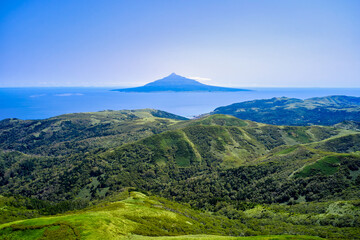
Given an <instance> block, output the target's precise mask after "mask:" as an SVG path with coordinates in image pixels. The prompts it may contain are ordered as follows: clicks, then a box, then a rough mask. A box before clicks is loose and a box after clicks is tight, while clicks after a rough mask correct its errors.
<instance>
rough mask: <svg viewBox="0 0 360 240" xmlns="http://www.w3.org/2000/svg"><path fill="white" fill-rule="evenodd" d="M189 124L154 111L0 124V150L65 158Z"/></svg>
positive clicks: (168, 114)
mask: <svg viewBox="0 0 360 240" xmlns="http://www.w3.org/2000/svg"><path fill="white" fill-rule="evenodd" d="M180 120H186V118H184V117H180V116H177V115H174V114H171V113H167V112H164V111H159V110H153V109H142V110H122V111H102V112H94V113H73V114H65V115H61V116H58V117H53V118H48V119H44V120H19V119H5V120H2V121H0V148H1V149H4V150H17V151H21V152H23V153H29V154H41V155H62V154H68V153H69V152H74V153H78V152H86V151H89V150H91V149H94V148H110V147H116V146H121V145H122V144H124V143H127V142H131V141H135V140H138V139H140V138H142V137H146V136H150V135H152V134H156V133H160V132H163V131H166V130H168V127H169V126H171V125H172V124H174V123H176V122H178V121H180Z"/></svg>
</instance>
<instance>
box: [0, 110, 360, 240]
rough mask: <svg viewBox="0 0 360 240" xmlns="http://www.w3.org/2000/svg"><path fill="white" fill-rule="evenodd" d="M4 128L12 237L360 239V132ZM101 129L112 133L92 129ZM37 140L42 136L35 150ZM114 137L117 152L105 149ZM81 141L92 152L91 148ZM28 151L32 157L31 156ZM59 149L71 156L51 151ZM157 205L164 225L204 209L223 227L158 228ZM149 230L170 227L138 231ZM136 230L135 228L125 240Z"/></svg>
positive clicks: (55, 125) (233, 126)
mask: <svg viewBox="0 0 360 240" xmlns="http://www.w3.org/2000/svg"><path fill="white" fill-rule="evenodd" d="M89 116H90V118H89ZM29 123H30V124H29ZM1 124H2V128H1V129H2V130H1V131H2V134H3V136H9V132H11V133H12V136H13V137H12V138H7V137H3V139H5V140H4V141H3V142H2V145H0V146H1V147H2V151H1V153H0V166H1V168H0V194H2V195H3V197H2V198H1V199H2V200H1V199H0V200H1V201H0V203H1V202H2V204H3V207H1V206H0V209H2V210H1V212H0V217H1V218H0V219H2V221H1V222H2V223H3V225H1V226H0V228H2V230H0V234H2V235H3V236H4V239H6V238H8V237H11V236H12V237H13V238H14V239H21V236H25V235H24V234H29V236H34V237H33V238H29V239H37V238H40V237H41V236H43V237H44V238H45V239H46V237H48V236H50V237H51V236H53V235H52V234H55V235H54V236H56V235H57V234H60V235H59V236H62V235H61V234H70V235H69V238H74V239H78V238H85V239H86V238H87V237H89V238H90V239H91V236H97V235H96V234H110V235H111V234H113V235H111V236H112V237H110V238H113V239H116V238H117V237H119V236H128V235H129V234H134V235H141V236H142V235H143V236H173V235H174V236H176V235H190V236H189V239H192V238H203V239H207V238H208V237H209V236H207V235H206V236H202V234H208V235H228V236H246V235H250V236H255V235H266V234H267V235H269V234H270V235H274V234H275V235H276V234H281V235H286V234H296V235H311V236H321V237H326V238H338V237H339V236H347V238H356V236H360V234H359V232H358V228H357V226H358V225H359V223H360V217H359V216H360V215H359V211H358V207H359V206H360V205H359V203H358V200H359V199H360V154H359V151H360V145H359V144H358V143H359V136H360V133H359V131H358V130H357V128H356V127H354V124H350V125H349V124H347V123H344V124H341V125H336V126H275V125H268V124H264V123H257V122H253V121H249V120H241V119H238V118H236V117H233V116H228V115H210V116H207V117H205V118H202V119H195V120H183V119H182V118H180V117H177V116H174V115H171V114H167V113H165V112H158V111H155V110H139V111H120V112H99V113H87V114H70V115H63V116H59V117H56V118H51V119H47V120H41V121H33V122H32V121H21V120H4V121H2V122H1ZM24 124H29V126H28V127H26V125H24ZM43 124H44V126H42V125H43ZM37 126H38V128H37ZM59 126H60V127H59ZM64 126H67V127H64ZM96 126H99V129H104V131H101V132H97V131H94V127H95V129H96ZM347 126H351V127H347ZM125 130H126V131H125ZM41 132H44V133H43V134H41ZM29 133H30V134H36V133H40V134H39V135H38V136H37V140H36V141H34V140H33V139H31V138H27V134H29ZM99 133H101V134H99ZM4 134H5V135H4ZM6 134H8V135H6ZM96 135H98V136H97V137H95V136H96ZM125 135H126V136H127V138H124V137H123V136H125ZM53 136H56V137H53ZM104 138H109V139H112V140H111V142H112V143H111V144H109V145H107V144H105V143H106V141H105V140H104ZM116 139H118V141H115V140H116ZM83 141H85V142H91V141H94V142H93V143H92V144H89V145H88V146H87V148H85V149H82V148H79V143H82V142H83ZM113 141H115V142H113ZM25 142H26V143H27V145H28V146H29V148H28V149H25V151H21V150H22V149H21V148H20V147H21V146H22V145H25V144H22V143H25ZM36 142H40V143H41V144H40V145H39V146H42V148H41V147H38V145H36ZM65 143H67V144H65ZM61 144H64V145H63V149H62V150H61V151H49V149H57V146H59V145H61ZM44 145H45V146H48V147H44ZM34 153H36V154H34ZM129 189H132V190H138V191H142V192H146V193H147V194H148V197H146V196H145V195H142V194H140V193H129V192H128V191H129ZM119 194H120V195H121V196H123V197H122V198H121V199H120V200H119V199H118V198H117V197H116V196H119ZM124 194H125V195H124ZM129 194H130V198H129ZM132 194H135V195H132ZM134 196H135V197H134ZM136 196H137V197H136ZM139 196H141V197H139ZM156 196H161V197H164V199H163V198H158V197H156ZM114 199H117V200H116V201H115V200H114ZM139 199H140V200H139ZM149 199H150V200H149ZM151 199H152V200H151ZM159 199H163V200H161V202H163V203H166V204H170V205H171V204H175V205H176V206H177V207H176V209H177V210H176V211H173V210H174V209H173V208H171V207H168V205H161V204H159V203H158V202H157V203H153V205H151V204H150V205H149V201H150V202H152V201H155V202H156V201H160V200H159ZM165 199H168V200H172V201H175V202H176V203H175V202H168V200H165ZM114 201H115V202H117V203H116V204H118V205H116V204H115V203H114V204H115V205H113V202H114ZM119 201H121V202H119ZM144 202H145V203H144ZM19 203H22V204H20V205H19ZM104 204H105V205H104ZM123 204H125V205H123ZM128 204H132V205H131V207H130V208H131V209H133V211H135V212H138V210H137V209H142V208H143V207H144V205H143V204H145V207H146V209H147V210H145V209H143V210H144V212H142V213H143V214H145V215H142V216H141V217H139V218H136V219H135V218H132V217H131V216H133V215H131V214H130V215H129V214H128V215H126V214H125V213H124V211H125V210H124V209H123V207H122V206H128ZM139 204H140V205H139ZM177 204H180V205H177ZM184 204H185V205H184ZM157 205H160V206H163V207H161V208H162V211H165V212H163V213H162V214H160V215H161V216H163V215H164V216H165V215H166V216H168V215H169V214H170V215H171V214H179V212H177V211H180V210H178V209H188V210H187V211H194V214H195V213H196V214H200V215H201V214H202V213H204V211H205V212H206V214H205V213H204V214H205V215H206V218H207V219H208V220H209V221H210V222H214V221H215V222H216V221H220V222H217V223H216V224H214V225H207V224H205V223H203V222H201V221H200V222H201V223H200V224H201V225H197V224H199V222H196V221H198V220H196V219H195V222H192V221H189V222H190V223H191V224H187V223H186V221H188V220H186V218H188V216H185V217H186V218H184V214H180V215H181V216H178V217H176V219H177V220H176V221H175V220H174V221H175V222H174V221H173V220H169V219H167V220H163V219H162V218H161V217H160V219H154V218H153V217H154V215H152V214H153V213H151V212H154V211H155V212H156V211H157V210H159V209H157V210H156V208H158V206H157ZM110 206H116V207H114V208H112V207H110ZM119 206H120V207H119ZM107 207H109V209H108V208H107ZM118 207H119V208H118ZM153 208H155V210H154V209H153ZM99 209H104V210H103V211H102V210H101V211H100V210H99ZM171 209H172V210H171ZM195 209H197V210H195ZM160 210H161V209H160ZM126 211H127V210H126ZM126 211H125V212H126ZM139 211H140V210H139ZM141 211H142V210H141ZM141 211H140V212H141ZM198 211H199V212H198ZM100 212H101V214H100ZM180 212H181V211H180ZM201 212H202V213H201ZM17 213H19V214H17ZM54 214H60V215H56V216H53V215H54ZM99 214H100V215H99ZM124 214H125V215H124ZM139 214H140V213H139ZM207 214H210V215H207ZM205 215H204V216H205ZM90 216H92V217H95V216H96V217H99V218H100V219H99V221H100V222H102V223H101V226H102V227H99V226H95V225H93V224H92V223H87V222H86V221H87V220H86V219H87V218H91V217H90ZM202 216H203V215H202ZM215 216H216V217H215ZM39 217H40V218H39ZM214 217H215V218H216V219H212V218H214ZM28 218H31V219H30V220H23V219H28ZM196 218H197V217H196ZM50 219H51V220H50ZM179 219H180V220H179ZM190 219H192V220H194V218H191V217H190ZM15 220H21V221H20V222H12V221H15ZM208 220H206V221H208ZM147 221H151V222H153V221H155V223H156V226H163V227H161V228H156V227H155V225H154V227H151V228H146V227H139V226H145V225H147V224H150V223H149V222H147ZM204 221H205V220H204ZM126 222H129V224H126V225H129V226H133V227H129V229H130V230H126V232H123V233H120V232H119V231H120V229H123V227H120V225H121V224H124V223H126ZM184 222H185V223H186V224H184ZM170 223H171V224H172V225H171V226H172V227H169V225H167V224H170ZM4 224H5V225H4ZM14 224H15V225H14ZM74 224H75V225H74ZM119 224H120V225H119ZM162 224H163V225H162ZM174 224H175V225H174ZM176 224H179V226H180V227H179V228H177V227H174V226H177V225H176ZM204 224H205V225H204ZM37 225H39V226H37ZM11 226H12V227H11ZM137 226H138V227H137ZM151 226H152V225H151ZM199 226H201V227H199ZM136 229H138V230H136ZM139 229H141V230H139ZM144 229H145V230H144ZM290 229H291V230H290ZM175 230H176V231H177V232H172V231H175ZM121 231H122V230H121ZM124 231H125V230H124ZM139 231H140V232H139ZM141 231H145V232H141ZM115 233H116V234H119V236H118V235H116V236H115V235H114V234H115ZM22 234H23V235H22ZM44 234H45V235H44ZM47 234H48V235H47ZM199 234H200V236H199ZM110 235H109V236H110ZM50 237H48V238H50ZM133 237H134V239H136V238H138V237H137V236H133ZM212 238H214V239H216V238H217V237H216V236H213V237H212ZM281 238H284V236H282V237H281ZM289 238H290V237H289ZM50 239H51V238H50ZM93 239H96V237H94V238H93ZM119 239H121V238H120V237H119ZM160 239H161V238H160ZM175 239H177V238H175ZM270 239H271V238H270ZM285 239H286V238H285Z"/></svg>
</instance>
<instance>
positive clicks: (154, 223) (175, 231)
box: [0, 192, 318, 240]
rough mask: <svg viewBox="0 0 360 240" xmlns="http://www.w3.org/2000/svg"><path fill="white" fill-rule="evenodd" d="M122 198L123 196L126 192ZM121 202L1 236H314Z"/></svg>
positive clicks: (139, 199)
mask: <svg viewBox="0 0 360 240" xmlns="http://www.w3.org/2000/svg"><path fill="white" fill-rule="evenodd" d="M128 194H129V196H127V198H125V197H126V195H128ZM118 198H125V199H123V200H120V201H107V202H100V203H98V204H97V205H94V206H92V207H89V208H87V209H83V210H81V211H73V212H69V213H66V214H61V215H56V216H51V217H40V218H33V219H28V220H20V221H15V222H9V223H6V224H2V225H0V239H28V240H33V239H159V240H161V239H214V240H215V239H269V240H270V239H318V237H311V236H290V235H284V236H282V235H279V236H252V237H245V238H244V237H231V236H221V235H231V234H235V235H246V234H248V233H249V231H250V230H249V229H248V228H247V227H246V226H245V225H243V224H238V225H237V227H238V229H237V230H234V229H232V230H230V229H229V227H235V226H236V225H234V223H232V222H231V221H230V220H228V219H226V218H224V217H220V216H213V215H211V214H207V213H204V212H200V211H195V210H193V209H191V208H189V207H186V206H185V205H180V204H176V203H173V202H170V201H167V200H165V199H161V198H154V197H148V196H146V195H144V194H142V193H139V192H126V193H122V195H121V196H118Z"/></svg>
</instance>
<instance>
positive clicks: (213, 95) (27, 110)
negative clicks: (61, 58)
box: [0, 88, 360, 119]
mask: <svg viewBox="0 0 360 240" xmlns="http://www.w3.org/2000/svg"><path fill="white" fill-rule="evenodd" d="M110 90H111V88H0V119H5V118H20V119H43V118H48V117H53V116H56V115H60V114H65V113H74V112H93V111H101V110H106V109H111V110H120V109H141V108H155V109H160V110H164V111H167V112H171V113H174V114H178V115H181V116H185V117H192V116H195V115H199V114H202V113H207V112H210V111H212V110H214V109H215V108H216V107H220V106H224V105H229V104H232V103H236V102H241V101H247V100H253V99H264V98H272V97H283V96H285V97H295V98H300V99H306V98H311V97H321V96H329V95H348V96H356V97H360V89H359V88H357V89H356V88H353V89H349V88H339V89H335V88H253V90H254V91H249V92H188V93H186V92H182V93H174V92H163V93H120V92H116V91H110Z"/></svg>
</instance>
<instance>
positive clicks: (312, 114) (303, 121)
mask: <svg viewBox="0 0 360 240" xmlns="http://www.w3.org/2000/svg"><path fill="white" fill-rule="evenodd" d="M210 114H228V115H232V116H235V117H237V118H240V119H243V120H251V121H256V122H262V123H267V124H274V125H292V126H296V125H302V126H307V125H328V126H329V125H334V124H337V123H340V122H343V121H346V120H350V121H360V98H359V97H351V96H344V95H333V96H326V97H316V98H308V99H305V100H301V99H297V98H287V97H277V98H276V97H274V98H270V99H260V100H251V101H245V102H239V103H233V104H230V105H228V106H223V107H218V108H216V109H215V110H214V111H213V112H211V113H210Z"/></svg>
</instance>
